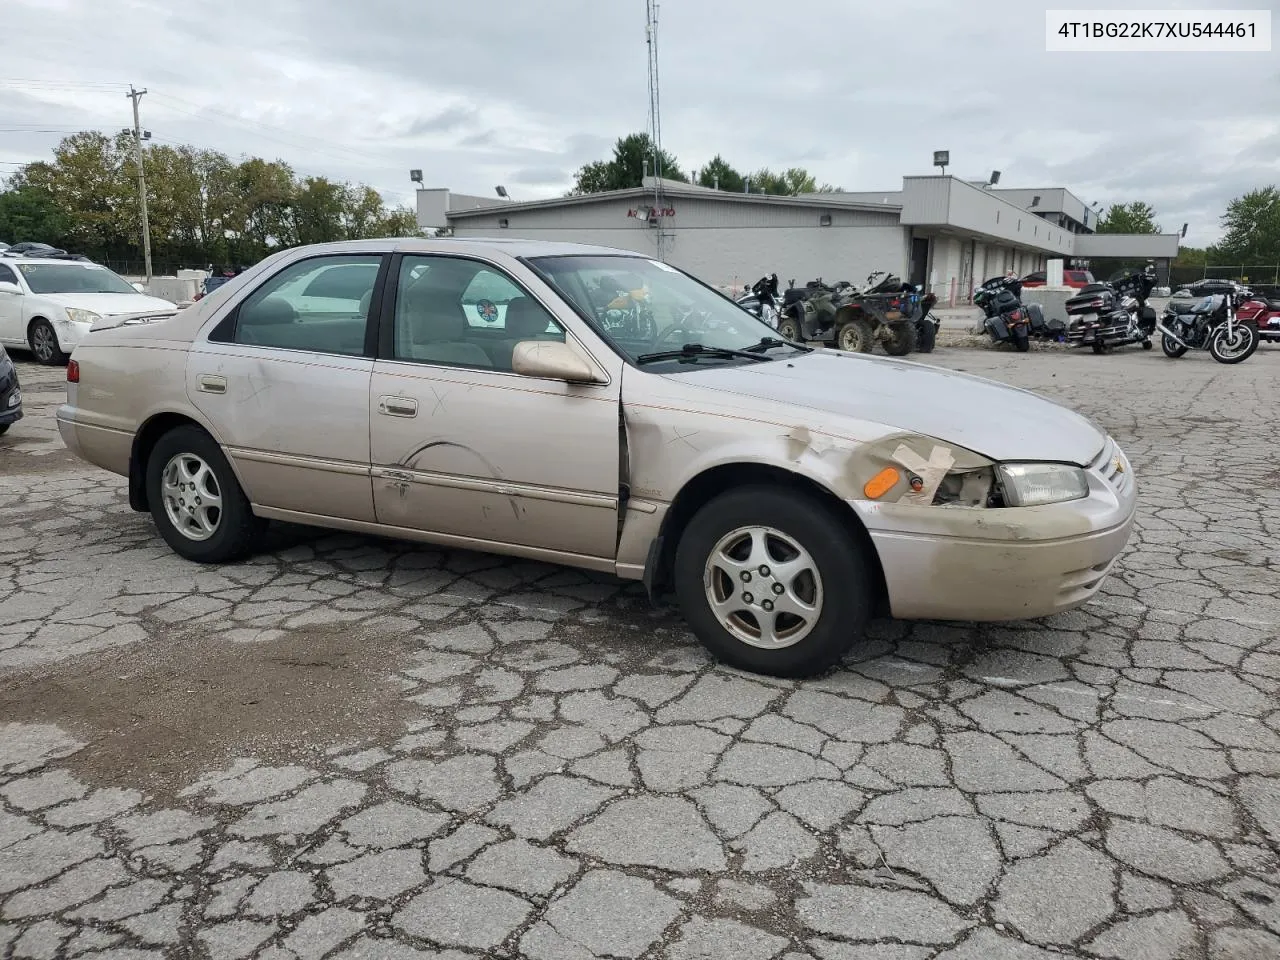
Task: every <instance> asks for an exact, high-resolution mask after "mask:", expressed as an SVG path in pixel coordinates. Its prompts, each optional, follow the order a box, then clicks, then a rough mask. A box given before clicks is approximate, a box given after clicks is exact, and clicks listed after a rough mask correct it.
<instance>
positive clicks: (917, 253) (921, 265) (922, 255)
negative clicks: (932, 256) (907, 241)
mask: <svg viewBox="0 0 1280 960" xmlns="http://www.w3.org/2000/svg"><path fill="white" fill-rule="evenodd" d="M907 282H909V283H911V284H914V285H916V286H921V287H922V286H924V285H925V284H926V283H928V282H929V238H928V237H912V238H911V272H910V275H909V276H908V277H907Z"/></svg>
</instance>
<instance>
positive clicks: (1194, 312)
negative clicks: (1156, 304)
mask: <svg viewBox="0 0 1280 960" xmlns="http://www.w3.org/2000/svg"><path fill="white" fill-rule="evenodd" d="M1241 296H1243V295H1241V294H1237V293H1234V292H1231V293H1219V294H1213V295H1211V296H1208V297H1205V298H1204V299H1202V300H1198V301H1194V302H1193V301H1188V300H1181V299H1172V300H1170V301H1169V303H1168V305H1167V306H1166V307H1165V308H1164V313H1163V314H1162V315H1161V317H1160V319H1159V320H1158V321H1157V322H1156V329H1157V330H1158V331H1160V334H1161V337H1160V348H1161V349H1162V350H1164V355H1165V356H1166V357H1171V358H1173V359H1175V360H1176V359H1177V358H1178V357H1181V356H1182V355H1183V354H1185V353H1186V352H1187V351H1188V350H1201V349H1204V348H1206V347H1207V348H1208V350H1209V353H1210V355H1212V357H1213V359H1215V360H1217V361H1218V362H1219V363H1241V362H1243V361H1245V360H1248V359H1249V357H1251V356H1253V352H1254V351H1255V350H1257V349H1258V343H1259V341H1260V339H1261V338H1260V337H1259V336H1258V328H1257V327H1256V326H1254V325H1253V324H1252V323H1247V322H1245V321H1244V320H1241V319H1240V318H1239V317H1238V315H1237V313H1236V306H1237V305H1236V300H1237V298H1238V297H1241Z"/></svg>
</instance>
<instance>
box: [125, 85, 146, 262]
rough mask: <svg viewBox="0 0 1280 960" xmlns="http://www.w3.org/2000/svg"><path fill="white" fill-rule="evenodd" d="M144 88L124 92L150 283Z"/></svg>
mask: <svg viewBox="0 0 1280 960" xmlns="http://www.w3.org/2000/svg"><path fill="white" fill-rule="evenodd" d="M146 92H147V91H146V90H135V89H134V88H133V84H129V92H128V93H126V94H125V96H126V97H128V98H129V99H130V100H132V101H133V130H132V133H133V146H134V149H135V150H136V151H137V161H138V206H139V208H140V210H141V213H142V259H143V260H144V261H145V262H146V269H147V285H148V287H149V286H150V285H151V224H150V223H149V222H148V221H147V173H146V171H145V170H144V169H143V166H142V141H143V139H144V138H143V131H142V125H141V123H140V122H139V120H138V101H139V100H141V99H142V95H143V94H144V93H146ZM145 139H147V140H150V139H151V131H150V130H148V131H147V132H146V137H145Z"/></svg>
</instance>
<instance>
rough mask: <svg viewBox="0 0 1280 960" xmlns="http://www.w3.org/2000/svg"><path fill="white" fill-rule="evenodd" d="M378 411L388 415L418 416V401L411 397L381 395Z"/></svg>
mask: <svg viewBox="0 0 1280 960" xmlns="http://www.w3.org/2000/svg"><path fill="white" fill-rule="evenodd" d="M378 412H379V413H381V414H385V415H386V416H388V417H416V416H417V415H418V401H417V400H413V399H410V398H409V397H380V398H379V399H378Z"/></svg>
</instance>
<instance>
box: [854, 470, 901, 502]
mask: <svg viewBox="0 0 1280 960" xmlns="http://www.w3.org/2000/svg"><path fill="white" fill-rule="evenodd" d="M900 479H901V474H899V473H898V471H897V470H895V469H894V468H893V467H885V468H884V469H883V470H881V471H880V472H879V473H877V474H876V475H875V476H874V477H872V478H871V479H870V480H868V481H867V483H866V486H864V487H863V488H862V492H863V493H865V494H866V495H867V499H868V500H879V499H880V498H881V497H883V496H884V495H885V494H886V493H888V492H889V491H890V490H892V489H893V487H894V484H896V483H897V482H898V480H900Z"/></svg>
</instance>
